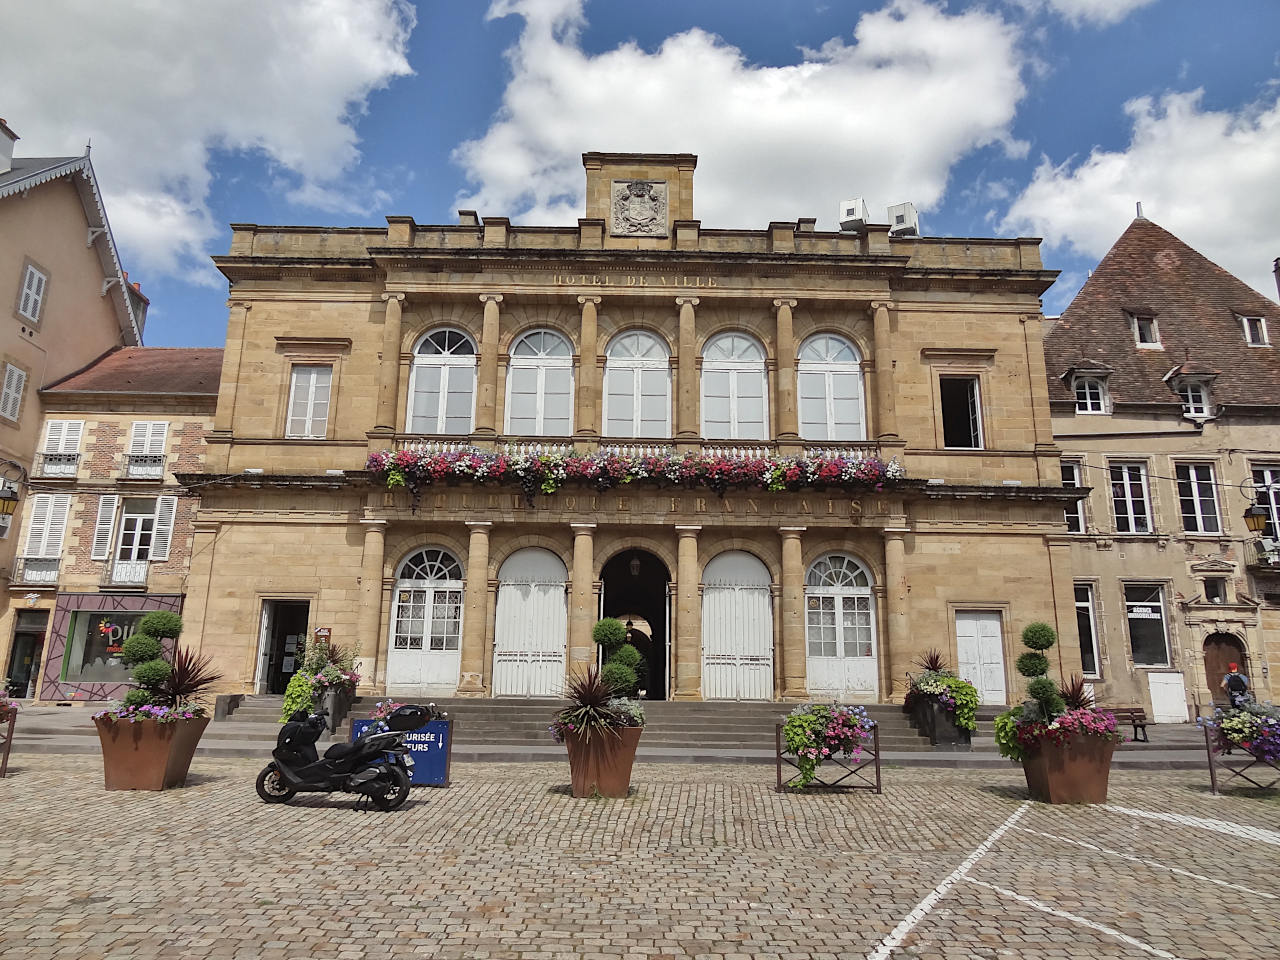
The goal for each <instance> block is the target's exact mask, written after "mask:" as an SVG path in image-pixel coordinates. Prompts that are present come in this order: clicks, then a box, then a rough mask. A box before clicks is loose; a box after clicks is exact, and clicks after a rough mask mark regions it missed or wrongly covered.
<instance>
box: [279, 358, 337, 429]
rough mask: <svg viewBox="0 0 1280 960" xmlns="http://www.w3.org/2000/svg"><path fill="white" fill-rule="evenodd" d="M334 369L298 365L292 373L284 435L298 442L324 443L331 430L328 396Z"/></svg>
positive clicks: (312, 364) (325, 366)
mask: <svg viewBox="0 0 1280 960" xmlns="http://www.w3.org/2000/svg"><path fill="white" fill-rule="evenodd" d="M332 385H333V367H332V366H331V365H329V364H327V363H326V364H319V363H299V364H295V365H294V367H293V369H292V370H291V371H290V373H289V416H288V421H287V422H286V424H285V431H284V435H285V436H286V437H292V438H298V439H323V438H324V437H325V435H326V433H327V431H328V428H329V393H330V390H331V388H332Z"/></svg>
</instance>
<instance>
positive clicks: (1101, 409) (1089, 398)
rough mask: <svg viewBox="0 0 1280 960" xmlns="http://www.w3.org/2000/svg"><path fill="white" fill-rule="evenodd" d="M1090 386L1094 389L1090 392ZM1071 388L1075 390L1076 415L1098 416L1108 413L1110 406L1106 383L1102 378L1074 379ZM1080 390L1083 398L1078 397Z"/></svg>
mask: <svg viewBox="0 0 1280 960" xmlns="http://www.w3.org/2000/svg"><path fill="white" fill-rule="evenodd" d="M1090 385H1092V386H1093V387H1095V388H1096V389H1094V390H1092V391H1090V389H1089V387H1090ZM1072 386H1073V387H1074V388H1075V389H1074V392H1075V395H1076V413H1088V414H1098V413H1108V412H1110V407H1111V404H1110V403H1109V397H1108V395H1107V382H1106V380H1104V379H1103V378H1102V377H1083V376H1082V377H1076V378H1075V380H1074V382H1073V384H1072ZM1082 389H1083V391H1084V394H1085V395H1084V397H1083V398H1081V396H1080V393H1081V390H1082ZM1095 394H1096V396H1095Z"/></svg>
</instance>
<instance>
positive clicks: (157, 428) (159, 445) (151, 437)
mask: <svg viewBox="0 0 1280 960" xmlns="http://www.w3.org/2000/svg"><path fill="white" fill-rule="evenodd" d="M168 436H169V421H167V420H152V421H151V429H150V431H149V432H148V434H147V453H150V454H155V455H161V454H163V453H164V442H165V440H166V439H168Z"/></svg>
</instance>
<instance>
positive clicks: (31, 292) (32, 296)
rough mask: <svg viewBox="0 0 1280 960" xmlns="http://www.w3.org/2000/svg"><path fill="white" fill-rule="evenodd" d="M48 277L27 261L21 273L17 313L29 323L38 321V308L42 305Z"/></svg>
mask: <svg viewBox="0 0 1280 960" xmlns="http://www.w3.org/2000/svg"><path fill="white" fill-rule="evenodd" d="M48 283H49V278H48V277H47V276H45V275H44V273H43V272H42V271H40V270H39V269H37V268H36V267H35V266H33V265H32V264H30V263H28V264H27V267H26V269H25V270H24V271H23V274H22V291H21V292H20V293H19V294H18V315H19V316H21V317H22V318H23V319H25V320H29V321H30V322H31V323H39V322H40V308H41V307H42V306H43V305H44V294H45V288H46V287H47V286H48Z"/></svg>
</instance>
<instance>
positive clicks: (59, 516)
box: [26, 493, 71, 560]
mask: <svg viewBox="0 0 1280 960" xmlns="http://www.w3.org/2000/svg"><path fill="white" fill-rule="evenodd" d="M70 512H71V494H69V493H60V494H57V495H53V494H48V493H38V494H36V496H35V497H34V498H33V500H32V504H31V525H30V526H29V527H28V528H27V550H26V555H27V556H28V557H38V558H42V559H51V560H57V559H58V558H60V557H61V556H62V537H63V534H64V533H65V532H66V529H67V514H68V513H70Z"/></svg>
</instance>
